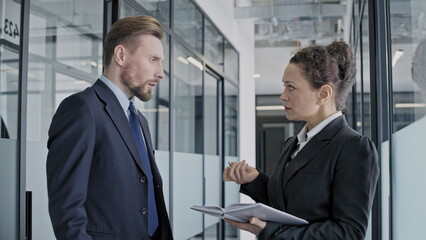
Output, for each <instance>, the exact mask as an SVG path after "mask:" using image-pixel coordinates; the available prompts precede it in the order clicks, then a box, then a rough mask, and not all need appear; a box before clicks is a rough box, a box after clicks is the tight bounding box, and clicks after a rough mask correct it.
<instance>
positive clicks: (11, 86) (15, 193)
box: [0, 0, 24, 239]
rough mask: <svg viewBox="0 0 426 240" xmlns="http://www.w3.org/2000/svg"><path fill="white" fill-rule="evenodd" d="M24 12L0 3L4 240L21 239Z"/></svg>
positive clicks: (0, 217) (0, 229)
mask: <svg viewBox="0 0 426 240" xmlns="http://www.w3.org/2000/svg"><path fill="white" fill-rule="evenodd" d="M20 8H21V5H20V4H19V3H18V2H15V1H4V0H0V23H1V24H2V25H1V32H0V193H1V197H0V239H18V238H19V234H18V233H19V220H20V219H19V215H20V209H19V203H20V199H19V192H20V190H21V187H20V181H19V178H20V174H19V173H20V171H19V155H18V140H17V139H19V136H18V132H19V127H20V126H19V125H18V124H19V121H18V114H19V109H20V106H19V97H20V95H19V45H20V41H19V37H20V34H21V33H20V32H19V31H20V27H19V25H20V17H21V14H20ZM22 211H24V210H22Z"/></svg>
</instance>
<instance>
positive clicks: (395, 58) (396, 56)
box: [392, 49, 404, 67]
mask: <svg viewBox="0 0 426 240" xmlns="http://www.w3.org/2000/svg"><path fill="white" fill-rule="evenodd" d="M402 54H404V50H402V49H398V50H396V51H395V54H394V55H393V58H392V67H395V65H396V61H398V59H399V58H400V57H401V56H402Z"/></svg>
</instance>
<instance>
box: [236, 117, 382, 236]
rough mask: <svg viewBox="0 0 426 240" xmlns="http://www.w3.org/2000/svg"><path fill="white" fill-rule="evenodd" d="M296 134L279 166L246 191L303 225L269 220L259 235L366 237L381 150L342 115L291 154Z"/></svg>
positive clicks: (283, 153)
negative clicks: (294, 153)
mask: <svg viewBox="0 0 426 240" xmlns="http://www.w3.org/2000/svg"><path fill="white" fill-rule="evenodd" d="M296 144H297V138H296V137H295V136H294V137H291V138H288V139H287V140H286V141H285V143H284V146H283V151H282V152H281V155H280V157H279V158H280V161H279V162H278V164H277V166H276V168H275V171H274V172H273V173H272V175H271V176H270V177H268V176H266V175H265V174H264V173H263V172H261V173H260V174H259V176H258V177H257V178H256V179H255V180H254V181H252V182H251V183H248V184H243V185H241V192H242V193H245V194H247V195H249V196H250V197H252V198H253V199H254V200H255V201H257V202H261V203H264V204H267V205H269V206H272V207H274V208H277V209H279V210H282V211H285V212H288V213H290V214H293V215H295V216H298V217H301V218H303V219H306V220H307V221H308V222H309V224H308V225H304V226H289V225H281V224H279V223H275V222H268V224H267V225H266V227H265V229H263V231H262V232H261V233H260V234H259V239H260V240H263V239H268V240H270V239H283V240H284V239H285V240H325V239H327V240H352V239H353V240H361V239H364V237H365V233H366V230H367V225H368V218H369V215H370V212H371V207H372V204H373V198H374V194H375V189H376V185H377V180H378V175H379V166H378V156H377V151H376V148H375V146H374V145H373V143H372V142H371V141H370V140H369V139H368V138H367V137H365V136H362V135H360V134H359V133H357V132H356V131H354V130H353V129H351V128H350V127H349V126H348V124H347V123H346V120H345V117H344V116H340V117H338V118H336V119H334V120H333V121H332V122H331V123H329V124H328V125H327V126H326V127H325V128H323V129H322V130H321V131H320V132H319V133H318V134H316V135H315V136H314V137H313V138H312V139H311V140H310V141H309V142H308V143H307V144H306V145H305V146H304V147H303V148H302V150H301V151H300V152H299V153H298V154H297V155H296V157H295V158H294V159H293V160H291V162H290V163H289V165H288V166H287V168H286V169H285V168H284V166H285V165H286V162H287V161H288V160H289V159H290V156H291V154H292V153H293V151H294V149H295V146H296Z"/></svg>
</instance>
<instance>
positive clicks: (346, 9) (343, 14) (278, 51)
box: [234, 0, 426, 95]
mask: <svg viewBox="0 0 426 240" xmlns="http://www.w3.org/2000/svg"><path fill="white" fill-rule="evenodd" d="M354 2H355V4H353V3H354ZM366 2H368V1H366V0H364V1H361V0H234V17H235V19H236V20H244V19H249V20H252V21H253V23H254V24H255V47H256V48H255V61H256V62H255V73H256V74H257V77H258V78H257V79H256V94H257V95H279V94H280V93H281V91H282V83H281V78H282V74H283V71H284V67H285V66H286V65H287V63H288V61H289V59H290V56H291V54H292V52H293V51H294V50H296V49H299V48H302V47H307V46H309V45H312V44H320V45H326V44H329V43H331V42H332V41H333V40H338V39H343V40H346V41H349V38H350V34H349V33H350V31H351V29H350V26H351V25H352V24H359V17H358V15H359V14H356V15H355V16H354V17H353V15H352V13H353V12H354V13H359V12H360V10H361V9H362V8H361V9H360V6H361V4H360V3H366ZM390 2H391V4H390V14H391V16H390V27H391V31H390V32H391V38H392V52H393V53H392V54H394V52H395V51H396V50H399V51H403V52H404V53H405V54H404V56H403V58H409V57H410V56H411V55H412V51H413V49H412V48H413V46H415V43H418V42H419V41H420V40H421V39H424V38H426V14H425V13H426V12H425V9H426V0H390ZM353 5H355V9H352V6H353ZM367 5H368V4H366V5H365V8H364V14H365V17H364V18H363V22H362V26H363V33H362V35H363V36H364V37H363V42H364V44H367V45H368V36H369V27H368V6H367ZM352 21H355V23H354V22H352ZM357 21H358V22H357ZM363 51H364V55H365V56H364V57H365V59H364V63H366V62H367V61H368V59H367V58H368V49H364V50H363ZM365 51H367V52H365ZM403 58H401V59H402V60H401V59H400V60H399V61H398V62H399V63H398V64H399V66H396V67H395V68H394V74H395V75H396V76H400V75H401V76H405V75H407V71H408V70H407V69H409V67H408V66H405V67H403V65H404V64H409V63H411V60H410V59H406V60H404V59H403ZM403 60H404V61H403ZM367 70H368V69H367ZM367 70H364V71H367ZM399 72H401V74H399ZM365 74H367V75H368V73H367V72H365ZM259 75H260V77H259ZM408 75H409V74H408ZM396 79H405V78H404V77H396ZM401 82H402V83H404V82H403V80H401ZM402 83H401V84H398V81H396V83H395V84H397V85H403V84H402ZM405 85H407V84H405ZM401 89H403V87H401ZM367 90H368V89H367Z"/></svg>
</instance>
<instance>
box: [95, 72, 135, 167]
mask: <svg viewBox="0 0 426 240" xmlns="http://www.w3.org/2000/svg"><path fill="white" fill-rule="evenodd" d="M93 89H94V90H95V92H96V94H97V95H98V96H99V98H100V99H101V100H102V101H103V102H104V103H105V111H106V112H107V114H108V116H109V117H110V118H111V120H112V121H113V122H114V125H115V127H116V128H117V130H118V132H119V133H120V135H121V138H122V139H123V141H124V143H125V144H126V146H127V148H128V149H129V151H130V153H131V154H132V156H133V159H134V160H135V162H136V164H137V166H138V167H139V168H140V169H141V170H142V171H143V168H142V165H141V163H142V160H141V157H140V155H139V152H138V147H137V146H136V142H135V139H134V137H133V133H132V130H131V128H130V124H129V121H128V119H127V117H126V116H125V115H124V112H123V108H122V107H121V105H120V103H119V102H118V99H117V97H116V96H115V95H114V93H113V92H112V91H111V90H110V89H109V88H108V86H106V85H105V84H104V83H103V82H102V81H100V80H98V81H96V83H95V84H94V85H93ZM121 113H122V114H121Z"/></svg>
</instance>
